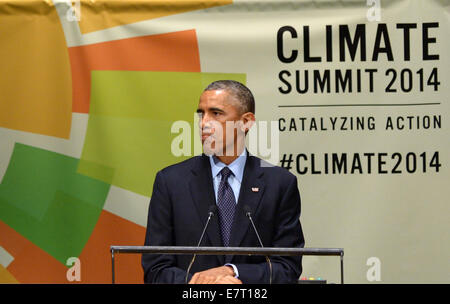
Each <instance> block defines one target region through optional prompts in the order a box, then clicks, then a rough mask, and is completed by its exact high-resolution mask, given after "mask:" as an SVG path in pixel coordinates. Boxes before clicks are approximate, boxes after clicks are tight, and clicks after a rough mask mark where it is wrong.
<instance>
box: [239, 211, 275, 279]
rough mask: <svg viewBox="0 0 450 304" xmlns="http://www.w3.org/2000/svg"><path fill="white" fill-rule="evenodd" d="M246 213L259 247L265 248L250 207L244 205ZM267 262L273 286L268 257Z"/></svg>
mask: <svg viewBox="0 0 450 304" xmlns="http://www.w3.org/2000/svg"><path fill="white" fill-rule="evenodd" d="M244 211H245V215H246V216H247V217H248V219H249V220H250V222H251V223H252V226H253V230H254V231H255V233H256V237H257V238H258V241H259V245H261V247H262V248H264V245H263V243H262V241H261V238H260V237H259V233H258V230H257V229H256V226H255V223H254V222H253V218H252V213H251V210H250V207H249V206H248V205H244ZM266 261H267V264H269V274H270V275H269V284H272V262H271V261H270V259H269V256H267V255H266Z"/></svg>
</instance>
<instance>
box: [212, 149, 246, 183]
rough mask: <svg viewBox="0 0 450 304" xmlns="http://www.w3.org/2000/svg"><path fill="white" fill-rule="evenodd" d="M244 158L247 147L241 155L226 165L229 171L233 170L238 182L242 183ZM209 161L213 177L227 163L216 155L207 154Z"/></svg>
mask: <svg viewBox="0 0 450 304" xmlns="http://www.w3.org/2000/svg"><path fill="white" fill-rule="evenodd" d="M246 160H247V149H244V151H242V153H241V155H239V156H238V157H237V158H236V159H235V160H234V161H233V162H232V163H231V164H229V165H228V168H230V170H231V172H233V175H234V177H236V178H237V180H238V181H239V182H240V183H242V177H243V176H244V167H245V161H246ZM209 162H210V163H211V171H212V176H213V178H215V177H216V176H217V174H219V173H220V171H221V170H222V169H223V168H224V167H227V165H225V164H224V163H223V162H221V161H220V160H219V159H218V158H217V157H216V156H209Z"/></svg>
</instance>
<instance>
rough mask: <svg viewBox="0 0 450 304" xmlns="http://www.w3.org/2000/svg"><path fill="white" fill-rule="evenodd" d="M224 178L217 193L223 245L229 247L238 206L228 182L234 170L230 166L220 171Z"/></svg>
mask: <svg viewBox="0 0 450 304" xmlns="http://www.w3.org/2000/svg"><path fill="white" fill-rule="evenodd" d="M220 174H221V175H222V179H221V181H220V184H219V190H218V193H217V207H218V210H219V220H220V232H221V235H222V241H223V245H224V246H225V247H227V246H228V245H229V244H230V234H231V227H232V225H233V218H234V210H235V208H236V199H235V198H234V193H233V189H231V186H230V184H229V183H228V177H230V175H231V174H233V172H231V170H230V169H229V168H228V167H224V168H223V169H222V171H220Z"/></svg>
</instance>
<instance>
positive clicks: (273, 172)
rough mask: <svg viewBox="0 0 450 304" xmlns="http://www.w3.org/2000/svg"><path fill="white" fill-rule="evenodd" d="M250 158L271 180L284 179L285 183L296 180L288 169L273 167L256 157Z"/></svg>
mask: <svg viewBox="0 0 450 304" xmlns="http://www.w3.org/2000/svg"><path fill="white" fill-rule="evenodd" d="M250 157H251V158H252V161H253V163H254V166H256V167H257V168H258V169H259V170H261V171H262V172H263V173H264V175H266V176H267V177H269V178H273V179H282V180H283V181H286V180H293V179H296V176H295V175H294V174H292V173H291V172H290V171H289V170H287V169H286V168H281V167H279V166H276V165H273V164H271V163H269V162H267V161H266V160H264V159H261V158H259V157H256V156H250Z"/></svg>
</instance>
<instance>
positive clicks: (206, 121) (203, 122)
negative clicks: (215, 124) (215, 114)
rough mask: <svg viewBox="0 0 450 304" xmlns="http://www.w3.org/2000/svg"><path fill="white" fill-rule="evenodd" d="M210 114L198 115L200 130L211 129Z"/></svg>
mask: <svg viewBox="0 0 450 304" xmlns="http://www.w3.org/2000/svg"><path fill="white" fill-rule="evenodd" d="M211 121H212V119H211V116H210V115H208V114H202V115H201V116H200V126H201V128H202V130H204V129H211V127H212V124H211Z"/></svg>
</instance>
